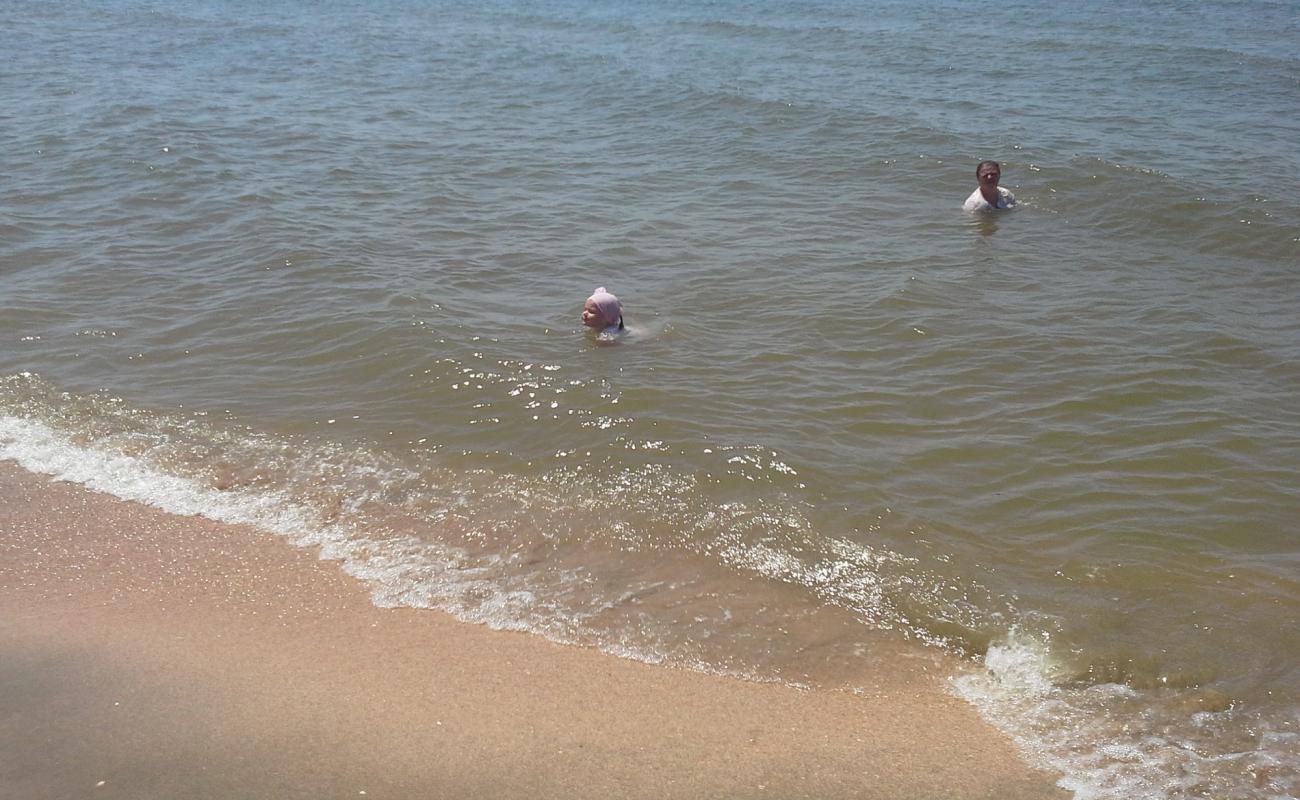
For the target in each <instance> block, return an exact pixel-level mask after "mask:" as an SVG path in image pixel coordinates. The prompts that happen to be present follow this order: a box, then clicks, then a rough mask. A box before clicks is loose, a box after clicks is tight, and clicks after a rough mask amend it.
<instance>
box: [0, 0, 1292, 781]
mask: <svg viewBox="0 0 1300 800" xmlns="http://www.w3.org/2000/svg"><path fill="white" fill-rule="evenodd" d="M0 24H2V25H3V28H4V30H5V31H6V44H5V50H6V64H5V66H4V68H3V71H2V72H0V88H2V89H3V93H4V94H3V96H4V98H5V100H6V102H5V103H4V104H3V105H0V147H2V151H0V152H3V158H2V159H0V182H2V184H3V187H4V191H3V195H2V196H0V457H5V458H16V459H18V460H19V461H20V462H21V463H23V464H25V465H27V466H28V467H30V468H32V469H38V470H43V471H49V472H54V473H57V474H61V475H64V476H67V477H71V478H75V479H77V480H81V481H84V482H87V483H90V484H91V485H95V486H97V487H98V488H102V489H105V490H107V491H112V492H114V493H117V494H119V495H121V496H124V497H133V498H136V499H143V500H146V501H149V502H154V503H156V504H159V505H162V506H163V507H165V508H170V509H172V510H175V511H181V512H184V513H194V512H202V513H207V514H210V515H212V516H215V517H217V518H221V519H240V520H246V521H253V522H256V523H258V524H261V525H263V526H265V527H267V528H269V529H271V530H275V531H278V532H280V533H282V534H284V535H286V536H288V537H290V538H291V539H292V540H294V541H297V542H301V543H304V544H319V545H321V546H323V547H324V549H325V552H326V553H327V554H328V555H330V556H331V557H334V558H339V559H342V560H343V561H344V562H345V564H346V565H347V568H348V569H349V570H350V571H352V572H353V574H356V575H357V576H359V577H361V578H363V579H365V580H367V581H370V582H371V584H372V586H373V587H374V593H375V598H376V602H380V603H385V604H405V605H413V606H418V607H437V608H444V609H447V610H450V611H453V612H454V613H457V614H459V615H461V616H462V617H464V618H466V619H472V620H477V621H481V622H485V623H488V624H492V625H496V626H499V627H511V628H518V629H524V630H531V631H535V632H537V633H540V634H543V635H546V636H549V637H551V638H554V639H557V640H560V641H566V642H573V643H577V644H584V645H589V646H595V647H601V648H604V649H607V650H610V651H613V652H617V653H620V654H623V655H628V656H632V657H637V658H643V659H646V660H650V661H667V662H670V663H676V664H682V665H690V666H694V667H698V668H701V669H709V670H717V671H725V672H731V673H735V674H741V675H746V676H749V677H753V678H757V679H763V680H785V681H790V682H794V683H799V684H810V685H819V686H820V685H826V686H849V687H853V686H858V685H862V684H863V683H864V682H866V680H867V677H866V676H868V675H869V674H870V672H871V670H872V667H873V665H875V664H879V663H880V659H900V658H902V659H906V658H908V657H909V656H906V655H900V652H899V650H898V649H897V648H898V646H899V642H900V640H913V641H916V642H921V643H923V644H924V646H926V647H937V648H941V649H945V650H948V651H951V652H955V653H958V654H960V655H961V656H963V657H966V658H969V659H970V660H971V661H970V663H971V670H970V673H969V674H966V675H963V676H959V677H958V678H956V679H955V682H954V689H955V691H957V692H958V693H959V694H961V695H962V696H964V697H966V698H967V699H969V700H970V701H971V702H973V703H975V704H976V705H977V706H978V707H979V708H980V709H981V710H982V711H983V712H984V713H985V714H986V715H987V716H988V717H989V718H990V719H991V720H993V721H995V722H996V723H997V724H999V725H1001V726H1003V727H1004V728H1005V729H1007V730H1008V731H1009V732H1011V733H1012V734H1013V735H1014V736H1016V737H1017V738H1018V739H1019V741H1020V742H1021V743H1022V744H1023V745H1024V747H1025V749H1026V751H1027V752H1030V753H1031V755H1032V756H1033V757H1034V758H1037V759H1039V760H1041V761H1043V762H1044V763H1047V764H1050V765H1052V766H1054V767H1056V768H1058V769H1060V770H1062V771H1063V772H1064V773H1065V774H1066V776H1067V777H1066V781H1065V782H1066V785H1068V786H1070V787H1071V788H1073V789H1075V790H1076V792H1077V794H1078V796H1079V797H1081V798H1093V797H1098V798H1130V797H1139V796H1140V797H1170V798H1173V797H1198V796H1205V797H1224V796H1232V797H1248V798H1274V797H1282V796H1289V795H1294V794H1297V793H1300V788H1298V787H1297V781H1298V777H1297V772H1298V770H1297V763H1300V744H1298V741H1300V739H1298V737H1300V732H1298V731H1297V727H1298V726H1300V711H1298V709H1297V705H1296V692H1297V689H1300V671H1298V668H1297V664H1300V629H1297V626H1296V624H1295V620H1296V619H1297V616H1298V613H1300V578H1298V576H1300V556H1298V555H1297V554H1298V553H1300V548H1298V547H1297V522H1296V521H1297V520H1300V405H1297V403H1296V399H1295V398H1296V397H1297V396H1300V315H1297V313H1296V309H1297V307H1298V306H1300V275H1298V274H1297V268H1296V265H1297V264H1298V263H1300V258H1298V256H1300V206H1298V205H1297V203H1296V201H1295V188H1294V187H1295V185H1296V183H1297V178H1300V149H1297V148H1296V146H1295V142H1296V141H1297V140H1300V131H1298V130H1297V125H1296V120H1297V119H1300V83H1298V82H1297V77H1296V76H1297V75H1298V74H1300V69H1298V66H1300V65H1298V63H1297V56H1296V49H1295V42H1296V41H1300V30H1298V28H1300V11H1297V8H1296V6H1295V4H1294V3H1268V2H1219V3H1203V4H1198V5H1196V6H1195V7H1183V6H1176V5H1172V4H1143V5H1142V6H1141V7H1138V6H1136V5H1134V6H1129V5H1127V4H1122V3H1100V4H1094V5H1091V6H1089V7H1088V8H1086V9H1070V10H1067V9H1065V8H1061V9H1044V8H1041V7H1039V6H1037V5H1029V4H1022V3H1005V4H1001V5H998V6H996V7H980V8H978V9H976V8H973V7H971V6H968V5H965V4H949V3H943V2H934V1H927V2H922V3H919V4H917V3H907V4H903V3H885V4H873V5H871V6H870V7H861V6H859V5H856V4H847V3H844V4H841V3H835V2H829V1H826V2H818V3H811V4H804V3H800V4H794V3H780V2H773V3H767V4H743V3H733V2H721V3H711V4H674V3H666V4H651V5H649V6H647V5H644V4H627V5H623V4H618V3H594V4H593V3H584V4H576V3H565V2H553V3H517V2H501V3H489V4H473V5H460V4H424V3H415V2H409V3H407V2H391V3H376V4H368V5H367V6H366V7H365V8H364V9H362V8H357V7H350V6H343V5H334V4H326V5H323V6H315V5H313V6H312V7H311V8H310V9H307V8H303V7H301V6H299V5H298V4H292V3H281V2H276V1H275V0H272V2H262V3H256V4H245V3H235V2H231V3H216V2H212V3H195V4H192V5H190V6H188V7H178V6H177V5H176V4H161V3H136V2H112V3H102V4H81V3H73V2H53V3H40V4H37V3H10V4H7V5H4V6H3V7H0ZM984 158H996V159H999V160H1000V161H1001V162H1002V171H1003V184H1004V185H1006V186H1008V187H1009V188H1010V189H1011V190H1012V191H1014V192H1015V194H1016V196H1017V198H1018V199H1019V201H1020V207H1019V208H1017V209H1016V210H1014V211H1012V212H1009V213H1003V214H1000V215H997V216H985V217H973V216H969V215H966V214H964V213H962V212H961V211H960V205H961V202H962V200H964V198H965V197H966V195H967V194H969V193H970V191H971V190H972V189H973V188H974V181H973V177H974V175H973V173H974V168H975V164H976V163H977V162H978V161H979V160H981V159H984ZM598 285H604V286H608V287H609V288H610V289H611V290H612V291H614V292H616V293H617V294H618V295H619V296H620V297H621V298H622V300H623V302H624V305H625V309H626V318H627V321H628V325H629V328H630V330H629V332H628V333H627V334H626V335H624V336H622V337H619V338H617V339H616V340H614V341H604V340H599V339H597V338H595V337H593V336H592V335H591V334H590V333H588V332H584V331H583V330H581V326H580V325H579V324H578V314H579V312H580V310H581V307H582V301H583V299H584V298H585V297H586V296H587V294H588V293H590V291H591V290H592V289H593V288H594V287H596V286H598ZM917 652H924V651H917Z"/></svg>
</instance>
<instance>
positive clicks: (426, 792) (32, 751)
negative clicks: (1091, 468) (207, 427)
mask: <svg viewBox="0 0 1300 800" xmlns="http://www.w3.org/2000/svg"><path fill="white" fill-rule="evenodd" d="M928 658H929V657H928V656H922V657H918V659H917V660H916V661H915V663H906V664H901V665H900V667H899V669H898V670H896V674H890V675H881V676H879V678H878V684H877V688H876V690H875V691H873V692H870V693H868V694H865V695H851V694H847V693H842V692H829V691H823V692H807V691H799V690H795V689H791V688H787V687H783V686H776V685H761V684H754V683H749V682H744V681H740V680H736V679H731V678H725V677H717V676H710V675H703V674H698V673H693V672H686V671H681V670H674V669H668V668H663V667H655V666H650V665H646V664H640V663H636V662H631V661H626V660H622V659H617V658H613V657H610V656H606V655H603V654H601V653H598V652H594V651H590V650H583V649H578V648H571V647H561V646H557V645H553V644H551V643H549V642H546V641H543V640H541V639H539V638H537V637H533V636H529V635H525V634H515V633H502V632H496V631H491V630H487V629H485V628H481V627H476V626H472V625H466V624H462V623H459V622H457V621H455V620H453V619H451V618H450V617H448V616H446V615H443V614H441V613H437V612H432V611H419V610H411V609H379V608H375V607H374V606H373V605H371V603H370V602H369V598H368V596H367V594H366V590H365V587H363V586H362V585H361V584H359V583H358V582H356V581H355V580H353V579H351V578H349V577H347V576H346V575H344V574H342V573H341V571H340V570H339V569H338V567H337V566H336V565H335V564H333V563H330V562H321V561H319V560H317V559H316V556H315V554H314V553H312V552H308V551H304V550H298V549H295V548H292V547H290V546H288V545H286V544H284V543H283V542H282V541H280V540H279V539H276V538H274V537H271V536H269V535H267V534H264V533H262V532H260V531H257V530H253V529H250V528H245V527H241V526H234V525H225V524H219V523H214V522H210V521H208V520H204V519H200V518H192V517H177V516H173V515H168V514H165V513H162V512H159V511H156V510H154V509H151V508H148V507H144V506H141V505H138V504H134V503H127V502H123V501H120V500H116V499H114V498H111V497H107V496H104V495H100V494H96V493H93V492H90V491H87V490H85V489H83V488H81V487H79V486H74V485H70V484H66V483H58V482H53V481H51V480H49V479H47V478H43V477H38V476H34V475H32V474H30V473H27V472H25V471H23V470H21V469H19V468H18V467H16V466H15V465H13V464H12V462H0V797H3V798H15V799H17V798H23V800H38V799H40V798H82V797H87V798H96V799H99V798H103V800H108V798H133V799H137V800H138V799H139V798H222V799H223V800H229V799H230V798H326V797H338V798H346V797H354V798H355V797H361V796H364V797H366V798H367V800H372V799H373V798H480V797H481V798H517V797H518V798H524V797H526V798H625V797H626V798H640V797H645V798H673V797H681V798H698V797H719V798H723V797H725V798H750V797H754V798H759V797H763V798H796V797H809V798H841V797H843V798H849V797H855V798H945V799H946V800H952V799H954V798H990V799H991V798H998V800H1010V799H1012V798H1064V797H1066V796H1067V793H1065V792H1063V791H1061V790H1059V789H1056V788H1054V787H1053V785H1052V777H1051V776H1048V775H1045V774H1042V773H1039V772H1036V771H1034V770H1031V769H1030V768H1028V767H1026V766H1025V765H1024V764H1023V763H1022V761H1021V760H1020V759H1019V758H1018V757H1017V756H1016V754H1015V752H1014V751H1013V749H1012V746H1011V745H1010V743H1009V742H1007V741H1006V740H1005V738H1004V737H1002V736H1001V734H999V733H997V732H996V731H994V730H993V729H992V728H990V727H988V726H987V725H985V724H984V723H983V722H982V721H981V720H980V719H979V718H978V717H977V716H976V714H975V712H974V711H973V710H971V709H970V708H969V707H967V706H965V705H964V704H963V703H961V702H960V701H958V700H955V699H953V698H951V697H949V696H948V695H946V694H945V693H944V692H943V691H942V686H941V678H939V677H936V676H935V675H934V672H935V670H932V671H931V672H925V671H922V670H920V669H917V668H916V667H919V666H921V665H925V664H936V663H939V662H933V661H928V660H927V659H928ZM938 671H941V670H938Z"/></svg>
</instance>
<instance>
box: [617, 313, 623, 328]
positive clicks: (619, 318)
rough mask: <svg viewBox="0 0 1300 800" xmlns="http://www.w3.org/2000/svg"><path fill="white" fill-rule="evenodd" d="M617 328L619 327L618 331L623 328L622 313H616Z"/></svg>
mask: <svg viewBox="0 0 1300 800" xmlns="http://www.w3.org/2000/svg"><path fill="white" fill-rule="evenodd" d="M618 329H619V330H620V331H621V330H623V315H622V314H619V315H618Z"/></svg>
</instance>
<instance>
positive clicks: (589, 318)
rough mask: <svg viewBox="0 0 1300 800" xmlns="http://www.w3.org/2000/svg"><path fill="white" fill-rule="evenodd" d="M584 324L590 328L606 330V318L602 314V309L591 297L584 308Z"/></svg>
mask: <svg viewBox="0 0 1300 800" xmlns="http://www.w3.org/2000/svg"><path fill="white" fill-rule="evenodd" d="M582 324H583V325H586V326H587V327H588V328H604V327H606V326H605V316H604V315H603V314H601V313H600V308H599V307H598V306H597V305H596V301H595V300H592V299H591V298H590V297H588V298H587V304H586V305H585V306H583V307H582Z"/></svg>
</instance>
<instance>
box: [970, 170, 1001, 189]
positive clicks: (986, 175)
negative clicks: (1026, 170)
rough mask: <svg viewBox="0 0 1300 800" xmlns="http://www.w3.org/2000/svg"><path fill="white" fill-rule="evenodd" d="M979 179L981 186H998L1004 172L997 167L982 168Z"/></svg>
mask: <svg viewBox="0 0 1300 800" xmlns="http://www.w3.org/2000/svg"><path fill="white" fill-rule="evenodd" d="M976 177H978V178H979V181H980V185H981V186H997V185H998V181H999V180H1000V179H1001V178H1002V170H1000V169H998V168H997V167H980V171H979V174H978V175H977V176H976Z"/></svg>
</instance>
